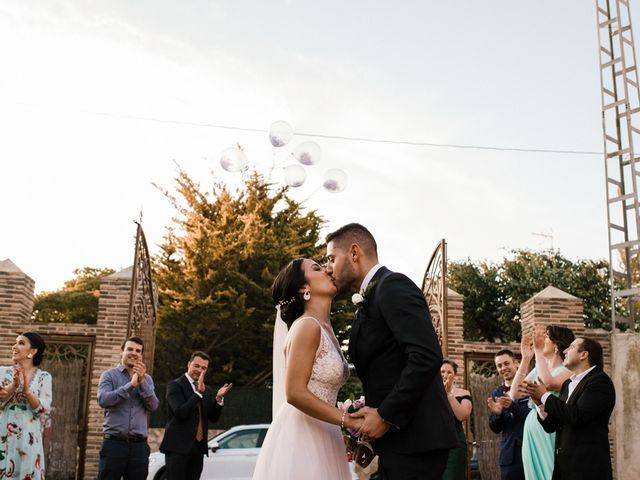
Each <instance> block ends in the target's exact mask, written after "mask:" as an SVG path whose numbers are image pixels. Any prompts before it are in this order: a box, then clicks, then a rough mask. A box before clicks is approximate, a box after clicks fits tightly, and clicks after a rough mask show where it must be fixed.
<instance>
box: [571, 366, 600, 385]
mask: <svg viewBox="0 0 640 480" xmlns="http://www.w3.org/2000/svg"><path fill="white" fill-rule="evenodd" d="M594 368H596V366H595V365H594V366H593V367H591V368H590V369H589V370H585V371H584V372H582V373H580V374H578V375H571V377H569V379H570V380H571V383H580V380H582V379H583V378H584V377H586V376H587V373H589V372H590V371H591V370H593V369H594Z"/></svg>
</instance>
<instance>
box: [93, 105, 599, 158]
mask: <svg viewBox="0 0 640 480" xmlns="http://www.w3.org/2000/svg"><path fill="white" fill-rule="evenodd" d="M85 112H86V113H91V114H94V115H101V116H105V117H114V118H127V119H130V120H142V121H146V122H155V123H163V124H171V125H181V126H187V127H204V128H218V129H222V130H236V131H240V132H254V133H269V131H268V130H266V129H263V128H250V127H236V126H232V125H221V124H215V123H204V122H189V121H183V120H167V119H162V118H154V117H144V116H139V115H122V114H115V113H108V112H92V111H86V110H85ZM295 134H296V135H299V136H302V137H313V138H327V139H332V140H344V141H350V142H368V143H386V144H391V145H411V146H417V147H437V148H458V149H467V150H470V149H472V150H493V151H498V152H528V153H558V154H568V155H603V152H594V151H588V150H559V149H550V148H524V147H497V146H491V145H472V144H468V145H464V144H458V143H435V142H417V141H411V140H390V139H385V138H371V137H352V136H347V135H328V134H322V133H310V132H295Z"/></svg>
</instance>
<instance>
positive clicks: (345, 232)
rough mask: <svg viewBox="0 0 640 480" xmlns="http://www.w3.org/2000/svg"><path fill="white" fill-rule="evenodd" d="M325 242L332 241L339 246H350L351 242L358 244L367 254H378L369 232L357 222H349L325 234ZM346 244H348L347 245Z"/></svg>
mask: <svg viewBox="0 0 640 480" xmlns="http://www.w3.org/2000/svg"><path fill="white" fill-rule="evenodd" d="M326 240H327V243H329V242H333V243H335V244H336V245H338V246H340V247H345V246H347V247H348V246H350V245H351V244H353V243H357V244H358V245H360V248H362V250H364V253H366V254H367V255H375V256H376V257H377V256H378V244H377V243H376V239H375V238H373V235H371V232H370V231H369V230H367V229H366V228H365V227H363V226H362V225H360V224H359V223H349V224H347V225H345V226H343V227H340V228H339V229H338V230H336V231H335V232H331V233H330V234H329V235H327V238H326ZM347 244H348V245H347Z"/></svg>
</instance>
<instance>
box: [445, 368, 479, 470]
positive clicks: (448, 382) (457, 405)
mask: <svg viewBox="0 0 640 480" xmlns="http://www.w3.org/2000/svg"><path fill="white" fill-rule="evenodd" d="M440 374H441V375H442V381H443V382H444V389H445V390H446V392H447V398H448V400H449V405H451V410H453V415H454V416H455V420H456V433H457V435H458V446H457V447H456V448H453V449H451V450H449V459H448V460H447V468H446V469H445V471H444V474H443V475H442V479H443V480H465V478H466V477H467V437H466V436H465V434H464V428H462V422H464V421H466V420H467V419H468V418H469V417H470V416H471V410H472V409H473V405H472V403H471V394H470V393H469V392H468V391H467V390H464V389H462V388H458V387H456V386H454V382H455V379H456V375H457V374H458V365H457V364H456V362H454V361H453V360H448V359H446V358H445V359H444V360H443V361H442V366H441V367H440Z"/></svg>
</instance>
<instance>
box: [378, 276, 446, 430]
mask: <svg viewBox="0 0 640 480" xmlns="http://www.w3.org/2000/svg"><path fill="white" fill-rule="evenodd" d="M378 295H379V298H380V300H379V308H380V312H381V313H382V317H383V319H384V321H385V322H386V324H387V326H388V327H389V329H390V330H391V332H392V333H393V337H394V338H395V340H396V341H397V342H398V344H399V345H400V348H401V349H402V350H403V353H404V355H405V358H406V363H405V366H404V368H403V369H402V372H401V373H400V377H399V378H398V381H397V382H396V384H395V385H394V387H393V389H392V390H391V392H390V393H389V394H388V395H387V396H386V398H385V399H384V400H383V401H382V403H381V404H380V405H379V406H378V413H379V414H380V416H381V417H382V418H383V419H384V420H385V421H387V422H388V423H390V424H392V425H395V426H397V427H398V428H405V427H406V426H407V425H408V424H409V423H410V422H411V419H412V418H413V416H414V414H415V411H416V408H417V407H418V404H419V402H420V400H421V399H422V397H423V395H424V393H425V391H426V390H427V388H428V387H429V385H430V384H431V383H432V382H433V379H434V377H436V376H437V375H440V366H441V365H442V350H441V349H440V344H439V343H438V337H437V336H436V332H435V330H434V328H433V324H432V323H431V316H430V315H429V307H428V306H427V302H426V301H425V299H424V296H423V295H422V292H421V291H420V289H419V288H418V287H417V286H416V285H415V284H414V283H413V282H412V281H411V280H410V279H409V278H407V277H406V276H404V275H402V274H398V273H393V274H391V275H390V276H389V277H387V278H386V280H385V283H384V288H380V291H379V293H378Z"/></svg>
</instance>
